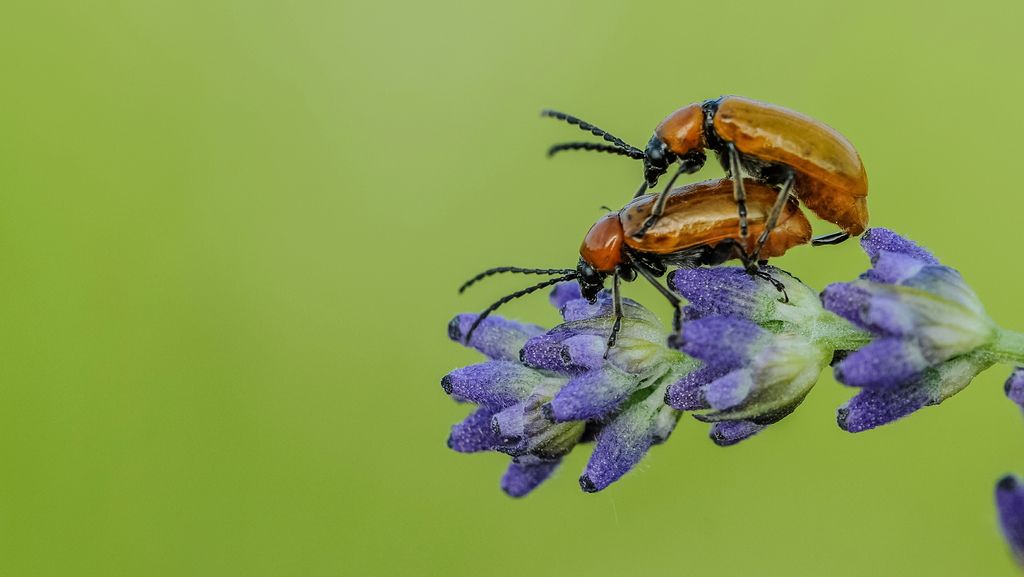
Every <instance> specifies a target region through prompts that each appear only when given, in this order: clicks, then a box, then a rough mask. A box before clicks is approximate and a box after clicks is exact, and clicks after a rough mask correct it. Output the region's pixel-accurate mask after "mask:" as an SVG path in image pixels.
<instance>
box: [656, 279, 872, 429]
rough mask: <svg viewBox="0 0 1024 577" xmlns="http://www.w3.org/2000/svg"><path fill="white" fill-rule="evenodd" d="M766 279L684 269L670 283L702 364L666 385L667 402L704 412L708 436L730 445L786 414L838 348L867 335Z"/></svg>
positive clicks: (686, 347) (799, 289)
mask: <svg viewBox="0 0 1024 577" xmlns="http://www.w3.org/2000/svg"><path fill="white" fill-rule="evenodd" d="M766 270H767V272H768V273H769V274H771V275H772V277H773V278H774V279H775V280H777V281H779V282H781V283H782V284H783V285H785V290H786V293H785V294H786V295H787V296H788V300H787V299H786V298H785V297H784V296H783V293H781V292H780V291H779V290H777V289H776V288H775V287H774V286H772V284H771V283H769V282H767V281H765V280H763V279H760V278H754V277H751V276H750V275H749V274H748V273H747V272H746V271H745V270H743V269H740V268H712V269H684V270H679V271H677V272H675V273H674V274H673V276H672V279H671V282H672V286H673V288H675V289H676V291H678V292H679V293H680V294H682V295H683V296H684V297H686V299H687V300H688V301H689V302H690V304H689V305H688V306H687V307H686V308H685V309H684V317H685V318H686V319H687V320H686V322H685V323H684V325H683V331H682V335H681V338H680V342H681V347H682V350H683V351H684V352H686V353H687V354H689V355H691V356H693V357H696V358H698V359H700V360H702V361H703V362H704V364H705V365H704V367H702V368H701V369H700V370H699V371H697V372H694V373H691V374H689V375H687V376H686V377H684V378H683V379H681V380H680V381H679V382H677V383H676V384H674V385H672V386H671V387H670V388H669V389H668V394H667V395H666V401H667V402H668V404H670V405H672V406H674V407H676V408H678V409H687V410H698V411H699V410H703V412H701V413H697V414H695V415H694V416H695V417H696V418H697V419H699V420H702V421H707V422H711V423H714V424H713V426H712V429H711V439H712V440H713V441H714V442H715V443H717V444H719V445H722V446H726V445H733V444H735V443H738V442H740V441H742V440H744V439H746V438H749V437H750V436H752V435H754V434H756V433H758V432H760V431H761V430H763V429H764V428H765V427H766V426H768V425H770V424H772V423H775V422H777V421H779V420H780V419H782V418H783V417H785V416H787V415H789V414H790V413H791V412H792V411H793V410H794V409H795V408H796V407H797V406H798V405H799V404H800V403H801V402H802V401H803V399H804V397H805V396H806V395H807V393H808V392H809V391H810V390H811V388H812V387H813V386H814V384H815V383H816V382H817V380H818V377H819V375H820V374H821V371H822V369H824V368H825V367H826V366H827V365H828V363H829V362H830V361H831V360H832V358H833V355H834V353H835V351H836V350H848V349H855V348H858V347H860V346H862V345H863V344H865V343H866V342H868V340H869V336H868V335H867V333H865V332H863V331H861V330H859V329H856V328H855V327H853V326H852V325H850V323H848V322H846V321H844V320H843V319H841V318H839V317H838V316H836V315H835V314H833V313H831V312H829V311H826V310H825V309H823V308H822V306H821V303H820V301H819V300H818V296H817V294H816V293H815V292H814V291H813V290H811V289H810V288H809V287H807V286H806V285H804V284H803V283H801V282H800V281H799V280H798V279H797V278H795V277H793V276H792V275H789V274H788V273H786V272H784V271H782V270H779V269H776V268H772V267H769V268H768V269H766Z"/></svg>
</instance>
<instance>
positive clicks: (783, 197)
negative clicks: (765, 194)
mask: <svg viewBox="0 0 1024 577" xmlns="http://www.w3.org/2000/svg"><path fill="white" fill-rule="evenodd" d="M794 180H796V176H795V175H794V174H793V171H792V170H790V171H789V174H788V175H787V176H786V181H785V183H783V185H782V190H781V191H780V192H779V196H778V197H776V198H775V204H774V205H773V206H772V211H771V212H770V213H768V219H767V220H766V221H765V222H764V230H763V231H761V236H759V237H758V238H757V245H756V246H755V247H754V252H752V253H750V260H752V261H754V262H757V260H758V257H759V256H761V249H762V248H764V245H765V243H766V242H768V235H769V234H771V232H772V229H774V228H775V225H776V224H777V223H778V221H779V215H780V214H782V207H784V206H786V201H787V200H789V191H790V190H792V189H793V181H794Z"/></svg>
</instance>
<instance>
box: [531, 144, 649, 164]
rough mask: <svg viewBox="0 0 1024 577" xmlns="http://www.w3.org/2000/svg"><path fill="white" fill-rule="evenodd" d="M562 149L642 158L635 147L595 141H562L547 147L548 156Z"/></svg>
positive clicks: (641, 154) (642, 155)
mask: <svg viewBox="0 0 1024 577" xmlns="http://www.w3.org/2000/svg"><path fill="white" fill-rule="evenodd" d="M563 150H593V151H595V152H608V153H610V154H617V155H619V156H628V157H630V158H632V159H635V160H643V158H644V153H642V152H640V151H639V150H636V149H629V150H625V149H622V148H619V147H618V146H612V145H610V144H600V143H597V142H563V143H561V144H556V145H554V146H552V147H551V148H549V149H548V156H554V155H556V154H558V153H559V152H562V151H563Z"/></svg>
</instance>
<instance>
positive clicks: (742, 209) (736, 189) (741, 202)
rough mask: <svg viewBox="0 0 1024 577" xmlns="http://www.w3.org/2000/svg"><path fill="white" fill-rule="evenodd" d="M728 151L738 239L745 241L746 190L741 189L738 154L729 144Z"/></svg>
mask: <svg viewBox="0 0 1024 577" xmlns="http://www.w3.org/2000/svg"><path fill="white" fill-rule="evenodd" d="M726 149H727V150H728V151H729V172H730V173H732V174H731V176H732V193H733V197H734V198H735V199H736V208H737V210H738V211H739V215H740V238H741V239H742V240H744V241H746V239H747V190H746V189H745V188H743V172H742V171H741V170H740V153H739V151H737V150H736V147H735V146H734V145H733V144H732V143H731V142H730V143H729V144H727V145H726Z"/></svg>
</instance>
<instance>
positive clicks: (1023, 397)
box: [1003, 367, 1024, 408]
mask: <svg viewBox="0 0 1024 577" xmlns="http://www.w3.org/2000/svg"><path fill="white" fill-rule="evenodd" d="M1003 391H1005V392H1006V396H1007V398H1009V399H1010V400H1011V401H1013V402H1015V403H1017V404H1018V405H1020V406H1021V407H1022V408H1024V367H1017V368H1015V369H1013V372H1012V373H1010V378H1008V379H1006V384H1005V385H1004V386H1003Z"/></svg>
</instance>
